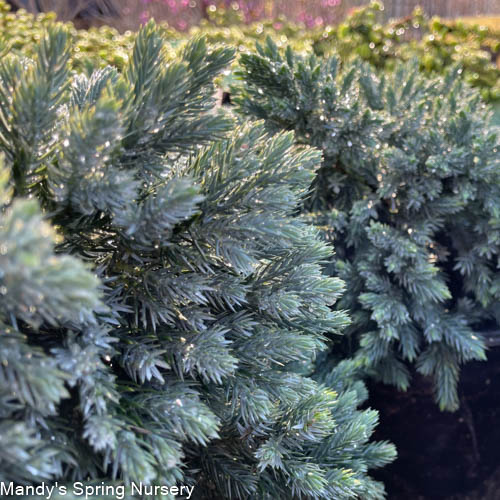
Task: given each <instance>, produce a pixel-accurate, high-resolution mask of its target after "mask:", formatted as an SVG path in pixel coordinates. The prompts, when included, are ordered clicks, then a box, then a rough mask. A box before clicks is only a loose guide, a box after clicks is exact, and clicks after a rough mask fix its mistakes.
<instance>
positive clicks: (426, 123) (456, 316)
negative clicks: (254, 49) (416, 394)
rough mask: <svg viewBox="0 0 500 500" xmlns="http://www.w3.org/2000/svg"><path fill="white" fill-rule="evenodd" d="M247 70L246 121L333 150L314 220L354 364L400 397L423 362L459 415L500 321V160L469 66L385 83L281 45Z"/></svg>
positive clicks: (411, 69)
mask: <svg viewBox="0 0 500 500" xmlns="http://www.w3.org/2000/svg"><path fill="white" fill-rule="evenodd" d="M240 63H241V70H240V72H239V75H240V79H241V80H242V83H241V85H239V87H237V88H235V89H234V93H235V94H236V96H235V97H236V99H235V101H236V103H237V106H238V111H239V112H240V113H241V114H243V115H244V116H250V117H253V118H258V119H264V120H265V123H266V127H267V129H268V130H269V131H272V132H273V133H275V132H277V131H280V130H293V131H295V134H296V141H297V143H299V144H302V145H312V146H316V147H318V148H320V149H321V150H322V151H323V165H322V167H321V169H320V170H319V172H318V174H317V176H316V178H315V181H314V183H313V193H312V195H311V196H310V197H309V199H308V200H307V201H306V203H305V204H304V209H303V212H304V215H305V216H306V217H307V218H309V219H311V220H313V221H314V222H315V223H316V224H318V225H319V226H321V228H322V230H323V234H324V236H325V237H326V238H327V239H328V240H330V241H333V243H334V246H335V250H336V257H335V259H334V260H333V261H332V262H331V265H330V272H331V273H333V274H335V275H337V274H338V275H339V276H340V277H342V278H343V279H344V280H345V281H346V283H347V284H348V288H347V292H346V294H344V296H343V298H342V300H341V301H340V302H338V306H339V307H340V308H346V309H349V310H350V311H351V312H352V318H353V322H352V325H351V326H350V328H349V333H350V338H351V339H355V341H354V342H353V344H354V346H355V358H356V359H357V360H358V361H360V362H362V363H363V365H364V366H365V367H366V369H367V370H368V372H370V373H372V374H374V375H375V376H377V377H378V378H380V379H381V380H382V381H384V382H387V383H391V384H395V385H397V386H398V387H399V388H401V389H406V388H407V387H408V385H409V383H410V374H411V371H410V365H412V364H413V365H414V366H415V367H416V369H417V370H418V371H419V372H420V373H422V374H424V375H429V376H432V377H433V378H434V380H435V389H436V400H437V402H438V403H439V405H440V407H441V408H442V409H449V410H453V409H456V408H457V406H458V397H457V381H458V377H459V365H460V364H461V363H463V362H466V361H468V360H472V359H476V360H478V359H479V360H480V359H485V345H484V335H483V334H484V332H485V331H489V330H491V329H497V325H498V324H499V321H500V315H499V313H500V310H499V308H498V299H499V290H500V288H499V284H500V274H499V272H498V255H499V249H500V246H499V243H500V239H499V238H500V233H499V215H500V204H499V200H500V184H499V172H500V170H499V164H500V151H499V138H498V133H497V132H496V131H495V129H494V128H493V127H491V126H490V125H489V113H488V111H487V110H486V109H485V106H484V104H483V103H482V102H481V101H480V98H479V97H478V95H477V94H476V93H475V92H474V91H471V90H470V89H468V88H467V86H466V85H464V84H463V82H462V80H461V78H460V72H461V70H460V69H459V68H455V69H454V70H453V71H452V72H450V73H449V74H448V75H447V76H446V77H445V78H434V79H429V78H426V77H423V76H422V75H421V74H420V73H419V72H418V70H417V66H416V64H412V65H411V64H410V65H405V66H400V67H399V68H397V69H396V70H395V71H394V72H393V73H388V74H382V75H380V76H377V74H375V73H374V72H373V70H371V69H370V68H368V67H367V66H364V65H363V64H360V63H353V64H351V65H347V66H345V67H343V68H341V69H340V68H339V61H338V59H337V58H335V57H331V58H328V59H317V58H315V57H314V56H311V57H302V56H298V55H296V54H295V53H293V51H292V50H291V49H288V50H286V52H285V53H283V52H281V51H279V50H278V49H277V47H276V46H275V45H274V43H273V42H272V41H271V40H268V42H267V45H266V46H264V47H258V53H257V54H246V55H243V56H242V57H241V60H240ZM351 342H352V340H351ZM324 366H327V365H324ZM320 371H321V368H320Z"/></svg>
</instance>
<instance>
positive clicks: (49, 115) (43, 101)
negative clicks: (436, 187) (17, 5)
mask: <svg viewBox="0 0 500 500" xmlns="http://www.w3.org/2000/svg"><path fill="white" fill-rule="evenodd" d="M68 46H69V40H68V37H67V35H66V33H65V32H64V31H63V30H61V29H52V30H51V31H50V32H49V33H48V35H47V37H46V38H45V39H44V41H43V42H42V43H41V44H40V46H39V47H38V49H37V55H36V57H35V58H34V59H33V60H26V59H22V58H19V57H17V56H15V55H12V54H11V55H8V56H6V57H5V58H4V59H3V60H2V61H1V63H0V149H1V150H2V151H3V153H4V155H5V158H6V170H5V171H4V173H3V174H2V175H3V177H2V186H3V190H2V191H1V192H2V207H3V209H2V215H1V217H2V223H1V225H0V254H1V255H0V270H1V277H0V292H1V293H2V301H1V305H0V321H1V328H2V332H1V335H0V342H1V344H2V347H1V350H0V353H1V354H0V394H1V401H2V403H1V406H0V408H1V413H0V442H1V443H2V446H0V456H1V460H0V480H2V481H15V482H16V483H28V484H29V483H32V484H35V483H37V482H40V481H49V482H50V481H56V480H57V481H59V482H60V484H62V483H64V481H68V482H69V481H74V480H76V479H79V480H82V479H83V480H87V479H90V480H95V481H97V482H100V481H106V482H107V481H118V484H119V483H120V482H123V483H125V484H130V483H131V482H142V483H144V484H156V485H170V486H172V485H173V484H175V483H184V484H192V485H194V486H195V496H197V498H214V499H215V498H217V499H219V498H228V499H231V498H234V499H236V498H248V499H250V498H255V499H257V498H259V499H266V498H267V499H271V498H272V499H276V498H283V499H289V498H292V497H296V498H325V499H326V498H338V499H347V498H356V497H359V498H363V499H380V498H383V496H384V493H383V486H382V485H381V484H379V483H377V482H376V481H373V480H372V479H371V478H370V477H369V476H368V475H367V471H368V469H369V468H372V467H377V466H381V465H383V464H385V463H387V462H389V461H391V460H392V459H393V458H394V454H395V452H394V448H393V446H392V445H390V444H387V443H375V442H370V441H369V439H370V435H371V433H372V431H373V428H374V426H375V425H376V422H377V414H376V412H374V411H372V410H365V411H360V410H358V406H359V404H360V403H361V402H362V401H363V399H364V398H366V391H365V390H364V388H363V386H362V385H361V384H360V383H359V382H358V383H356V382H354V380H355V377H354V374H353V370H355V368H356V367H355V366H354V365H353V364H352V363H349V362H346V363H343V364H342V363H341V364H339V365H338V366H337V367H336V368H335V369H334V370H333V371H332V372H331V374H329V377H328V378H327V379H325V380H324V381H323V382H322V383H319V382H316V381H314V380H313V379H312V378H311V377H309V376H308V373H309V372H310V367H311V366H312V364H313V361H314V359H315V357H316V355H317V353H319V352H320V351H322V350H324V349H325V348H326V346H327V342H328V339H327V338H326V337H325V335H324V333H325V332H336V333H339V332H340V331H341V330H342V328H344V327H345V326H346V325H347V324H348V317H347V315H346V313H345V312H343V311H335V310H332V309H331V308H330V306H331V305H332V304H333V303H335V302H336V301H337V300H338V299H339V297H340V295H341V293H342V291H343V290H344V284H343V282H342V281H341V280H340V279H339V278H336V277H329V276H327V275H325V274H323V271H322V264H323V263H324V262H325V261H326V260H328V258H329V257H330V253H331V250H330V247H329V246H328V245H326V244H325V243H324V242H322V240H321V239H320V238H319V237H318V234H317V230H316V229H314V228H313V227H312V226H309V225H307V224H306V223H304V221H302V220H300V219H299V218H296V217H294V216H293V213H294V212H295V211H296V209H297V206H298V204H299V203H300V200H301V199H302V198H303V197H304V196H305V195H306V193H307V192H308V189H309V185H310V183H311V182H312V179H313V176H314V171H315V170H316V169H317V167H318V166H319V163H320V154H319V152H318V151H316V150H314V149H307V148H306V149H301V150H298V149H297V148H296V147H295V146H294V144H293V143H294V139H293V135H292V134H291V133H281V134H278V135H276V136H275V137H273V138H272V139H270V140H269V139H268V136H267V133H266V131H265V129H264V127H263V125H262V124H253V125H250V126H242V127H238V128H236V129H235V130H232V131H230V129H232V128H234V123H233V122H232V121H231V120H230V119H228V118H227V117H225V116H223V115H222V114H221V112H220V111H217V110H216V109H214V102H213V101H214V100H213V94H214V86H213V83H212V82H213V79H214V77H215V76H216V75H217V74H218V73H220V71H221V70H222V69H223V68H224V67H226V66H227V64H228V63H229V62H230V61H231V58H232V56H233V53H232V51H231V50H229V49H224V48H220V49H214V50H208V49H207V47H206V46H205V43H204V41H203V40H200V39H198V40H194V41H192V42H191V43H189V44H188V45H187V46H186V47H185V48H184V50H183V52H182V54H181V55H180V56H179V58H177V59H176V60H171V61H169V62H168V63H167V62H166V60H165V58H164V42H163V40H162V38H161V36H160V34H159V30H158V29H157V28H156V27H155V26H154V25H153V24H151V23H149V24H148V25H147V26H146V27H145V28H144V29H143V30H142V31H141V32H140V33H139V35H138V37H137V40H136V44H135V47H134V51H133V54H132V57H131V59H130V63H129V65H128V66H127V68H126V69H125V71H124V73H123V74H118V73H117V72H116V71H115V70H113V69H110V68H107V69H103V70H99V71H97V72H95V73H93V74H92V75H91V76H90V77H87V76H84V75H72V74H70V73H69V72H68V69H67V57H68V56H67V54H68ZM7 173H10V179H8V180H7ZM8 189H10V191H11V194H10V195H9V194H8ZM12 196H13V199H12ZM30 198H31V199H30ZM35 199H37V200H38V203H40V205H41V207H42V210H43V216H42V213H41V212H40V210H39V209H38V208H37V205H36V202H35ZM47 219H50V221H51V224H52V225H53V227H54V228H55V229H51V228H50V226H49V225H48V222H47ZM158 498H160V497H158Z"/></svg>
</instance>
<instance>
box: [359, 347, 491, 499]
mask: <svg viewBox="0 0 500 500" xmlns="http://www.w3.org/2000/svg"><path fill="white" fill-rule="evenodd" d="M369 389H370V401H369V406H371V407H372V408H376V409H378V410H379V412H380V424H379V426H378V428H377V430H376V433H375V438H376V439H378V440H380V439H384V440H389V441H392V442H393V443H394V444H395V445H396V446H397V449H398V459H397V460H396V461H395V462H394V463H393V464H391V465H390V466H387V467H385V468H383V469H380V470H378V471H374V472H373V476H374V477H375V478H376V479H378V480H380V481H383V482H384V483H385V486H386V490H387V498H388V500H437V499H439V500H500V348H498V347H497V348H494V349H492V350H490V351H489V354H488V362H474V363H469V364H467V365H464V366H463V368H462V371H461V378H460V398H461V406H460V409H459V410H458V411H456V412H455V413H449V412H441V411H440V410H439V408H438V407H437V405H436V404H435V403H434V399H433V391H432V383H431V381H430V380H429V379H427V378H424V377H422V376H420V375H418V374H414V377H413V383H412V386H411V388H410V389H409V390H408V391H407V392H406V393H402V392H397V391H396V390H394V388H392V387H388V386H385V385H381V384H371V386H370V387H369Z"/></svg>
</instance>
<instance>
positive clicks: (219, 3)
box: [8, 0, 500, 30]
mask: <svg viewBox="0 0 500 500" xmlns="http://www.w3.org/2000/svg"><path fill="white" fill-rule="evenodd" d="M8 1H9V3H11V5H13V6H14V7H17V8H21V7H22V8H25V9H27V10H29V11H31V12H40V11H47V10H54V11H56V12H57V13H58V15H59V17H60V18H61V19H64V20H69V19H72V20H76V21H77V22H78V24H80V25H83V26H85V25H89V24H102V23H106V24H111V25H114V26H116V27H117V28H119V29H120V30H125V29H136V28H137V27H138V26H139V25H140V24H141V23H144V22H145V21H147V19H149V18H151V17H154V18H155V19H156V20H157V21H167V22H168V23H169V24H170V25H171V26H174V27H176V28H178V29H181V30H184V29H186V28H188V27H189V26H191V25H193V24H196V23H198V22H199V21H200V20H201V19H202V18H204V17H207V16H208V14H209V13H210V11H213V10H216V9H217V8H220V7H226V8H227V9H229V10H234V11H238V13H239V14H241V15H242V16H243V18H244V19H245V20H246V21H247V22H250V21H254V20H258V19H262V18H269V17H270V18H275V17H277V16H284V17H286V18H287V19H290V20H294V21H298V22H301V23H304V24H306V25H307V26H309V27H312V26H317V25H322V24H335V23H337V22H339V21H340V20H342V19H343V18H344V17H345V16H346V15H347V14H348V13H349V12H350V11H351V10H352V9H353V8H355V7H358V6H360V5H364V4H367V3H369V0H8ZM384 4H385V10H384V17H385V18H386V20H387V19H389V18H399V17H404V16H407V15H409V14H410V13H411V12H412V10H413V9H414V8H415V7H416V6H418V5H420V6H421V7H422V8H423V9H424V11H425V12H426V13H427V14H428V15H438V16H442V17H458V16H478V15H492V14H493V15H494V14H496V15H500V0H386V1H385V2H384ZM82 23H83V24H82ZM499 29H500V26H499Z"/></svg>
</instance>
